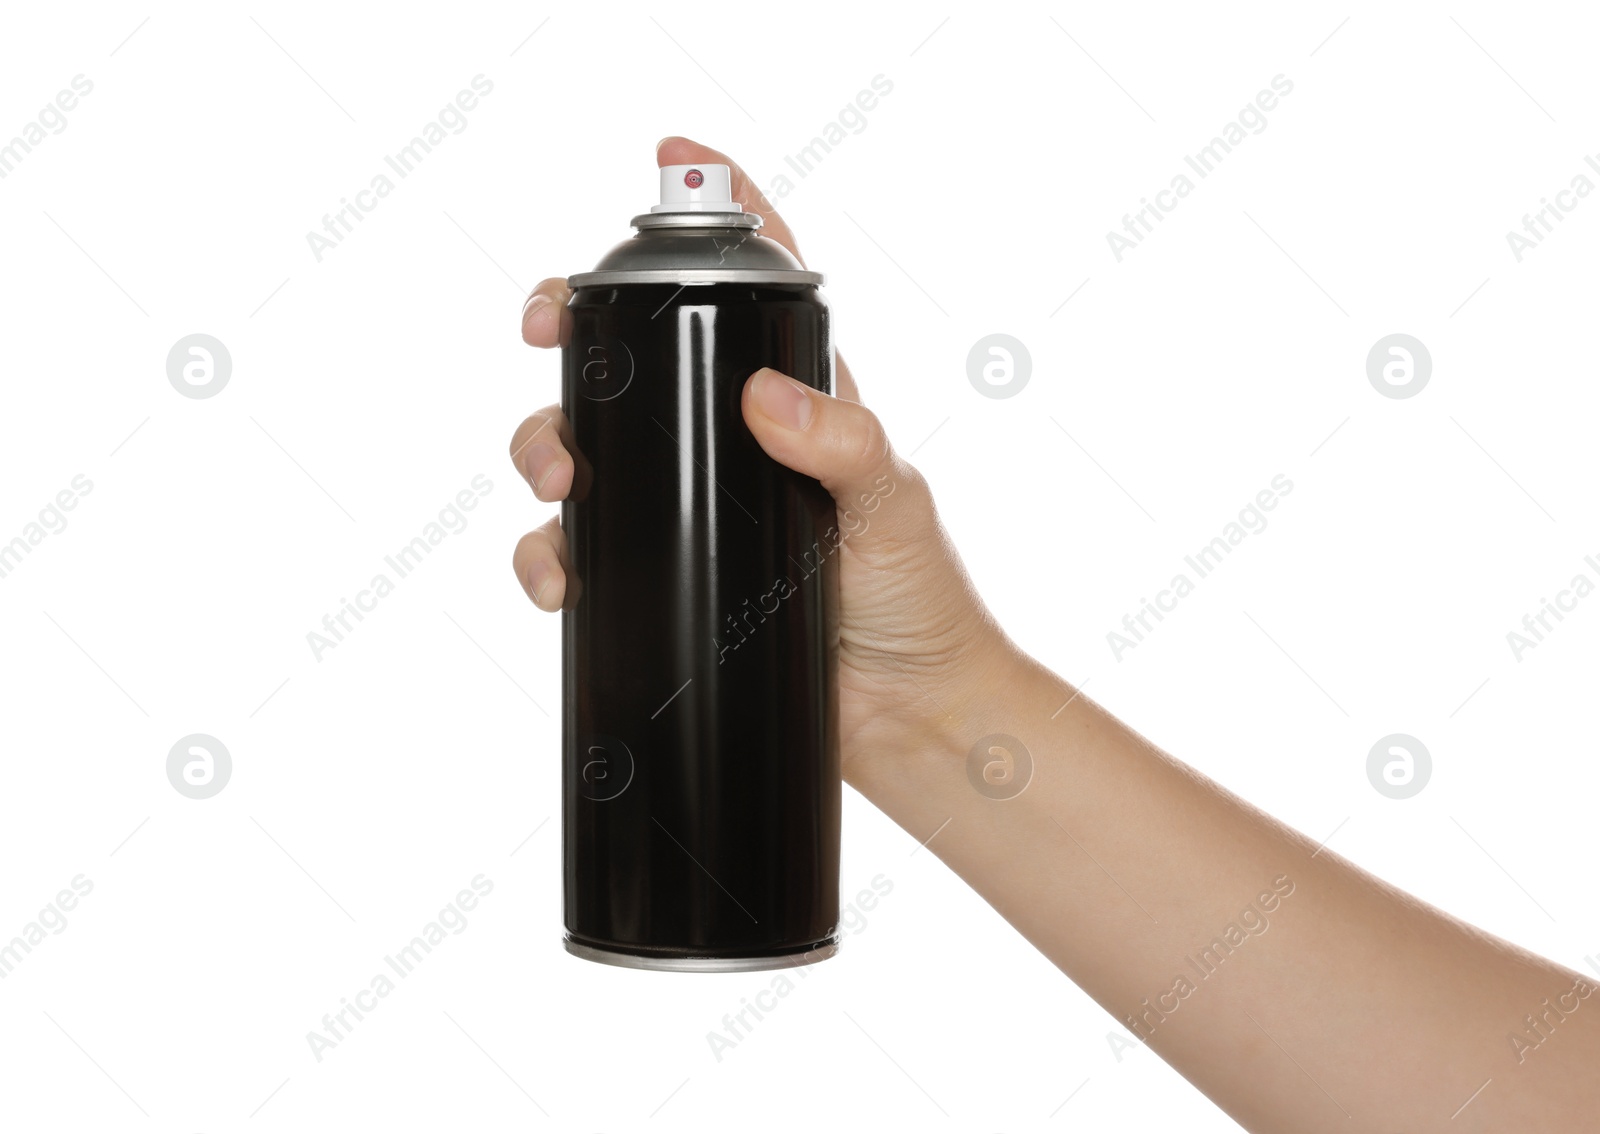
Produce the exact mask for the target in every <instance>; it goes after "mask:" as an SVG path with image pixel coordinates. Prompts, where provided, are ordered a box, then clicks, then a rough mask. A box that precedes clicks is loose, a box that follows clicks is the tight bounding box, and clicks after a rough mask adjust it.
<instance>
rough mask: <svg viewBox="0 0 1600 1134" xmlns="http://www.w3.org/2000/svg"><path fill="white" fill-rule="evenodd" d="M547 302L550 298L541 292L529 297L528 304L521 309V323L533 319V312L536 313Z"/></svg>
mask: <svg viewBox="0 0 1600 1134" xmlns="http://www.w3.org/2000/svg"><path fill="white" fill-rule="evenodd" d="M549 302H550V297H549V296H548V295H545V294H544V293H543V292H540V293H538V294H536V295H532V296H529V297H528V302H527V303H526V304H525V305H524V306H523V308H522V318H523V321H524V322H526V321H527V320H529V319H531V318H533V315H534V312H536V311H538V310H539V309H540V308H542V307H544V306H545V305H546V304H547V303H549Z"/></svg>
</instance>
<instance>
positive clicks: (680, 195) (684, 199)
mask: <svg viewBox="0 0 1600 1134" xmlns="http://www.w3.org/2000/svg"><path fill="white" fill-rule="evenodd" d="M650 211H651V212H652V213H742V212H744V209H742V208H741V207H740V206H739V205H738V203H737V202H735V201H734V199H733V178H732V175H731V173H730V172H729V170H728V167H727V166H725V165H664V166H662V167H661V203H660V204H659V205H653V206H651V208H650Z"/></svg>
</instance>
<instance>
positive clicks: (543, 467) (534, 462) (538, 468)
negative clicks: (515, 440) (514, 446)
mask: <svg viewBox="0 0 1600 1134" xmlns="http://www.w3.org/2000/svg"><path fill="white" fill-rule="evenodd" d="M555 460H556V451H555V450H554V449H552V448H551V447H550V446H549V445H546V444H545V443H544V442H543V441H541V442H539V444H537V445H530V446H528V451H527V452H526V453H524V454H522V475H523V476H525V477H527V478H528V483H529V484H531V485H533V487H534V490H535V491H537V490H538V489H540V488H543V487H544V482H545V479H546V478H547V477H548V476H549V475H550V472H551V470H552V469H553V468H554V467H555Z"/></svg>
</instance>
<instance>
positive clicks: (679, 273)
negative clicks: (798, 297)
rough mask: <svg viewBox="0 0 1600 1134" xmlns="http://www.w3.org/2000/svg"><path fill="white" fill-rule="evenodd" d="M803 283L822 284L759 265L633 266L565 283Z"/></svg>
mask: <svg viewBox="0 0 1600 1134" xmlns="http://www.w3.org/2000/svg"><path fill="white" fill-rule="evenodd" d="M632 283H639V284H683V285H685V286H688V285H690V284H713V283H748V284H804V285H808V286H811V287H821V286H822V273H821V272H803V271H802V272H796V271H781V270H766V269H761V268H636V269H634V270H631V271H629V270H627V269H619V270H617V271H610V272H579V273H578V274H577V275H575V276H568V277H567V286H568V287H572V288H578V287H611V286H613V285H615V284H632Z"/></svg>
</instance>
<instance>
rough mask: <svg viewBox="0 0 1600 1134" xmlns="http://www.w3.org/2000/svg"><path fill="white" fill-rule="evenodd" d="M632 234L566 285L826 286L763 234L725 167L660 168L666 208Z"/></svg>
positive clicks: (645, 216)
mask: <svg viewBox="0 0 1600 1134" xmlns="http://www.w3.org/2000/svg"><path fill="white" fill-rule="evenodd" d="M633 227H634V228H636V229H638V230H639V231H638V232H636V233H635V234H634V235H633V236H632V237H631V238H630V239H628V240H624V241H623V242H622V243H621V244H618V245H617V246H616V247H615V248H613V249H611V251H609V252H607V253H606V254H605V255H604V256H602V257H601V258H600V262H599V263H598V264H596V265H595V268H594V271H592V272H580V273H579V274H577V275H575V276H571V277H569V278H568V280H567V284H568V285H569V286H570V287H575V288H576V287H601V286H610V285H613V284H624V283H673V284H695V283H751V284H756V283H787V284H807V285H810V286H814V287H819V286H821V284H822V275H821V273H819V272H811V271H807V270H806V269H805V267H804V266H803V265H802V264H801V263H800V261H799V260H797V259H795V257H794V255H793V254H792V253H791V252H790V251H789V250H788V249H787V248H785V247H784V246H783V245H781V244H779V243H778V242H777V241H776V240H770V239H768V238H767V237H764V236H762V235H761V233H760V228H761V216H760V214H759V213H753V212H746V211H745V209H744V207H743V206H742V205H740V204H739V202H737V201H735V200H734V199H733V171H732V170H731V169H729V167H728V166H726V165H715V164H712V165H665V166H662V167H661V203H660V204H658V205H653V206H651V208H650V211H649V212H648V213H642V214H640V215H639V216H636V217H634V218H633Z"/></svg>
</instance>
